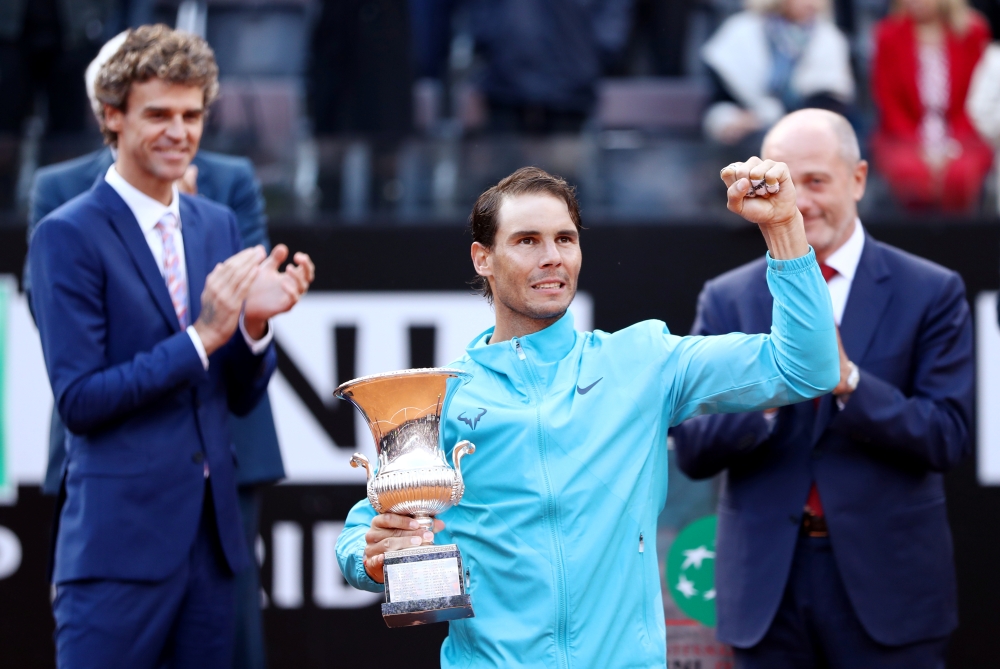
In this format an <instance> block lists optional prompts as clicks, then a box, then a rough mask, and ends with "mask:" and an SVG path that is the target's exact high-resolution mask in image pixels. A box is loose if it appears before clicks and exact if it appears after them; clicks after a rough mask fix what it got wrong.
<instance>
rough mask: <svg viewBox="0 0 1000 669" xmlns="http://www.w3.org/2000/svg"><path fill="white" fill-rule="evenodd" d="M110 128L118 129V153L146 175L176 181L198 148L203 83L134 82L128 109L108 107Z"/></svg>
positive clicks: (203, 104)
mask: <svg viewBox="0 0 1000 669" xmlns="http://www.w3.org/2000/svg"><path fill="white" fill-rule="evenodd" d="M105 113H106V123H107V126H108V128H110V129H111V130H113V131H115V132H117V133H118V155H119V159H120V160H124V161H125V162H126V163H128V165H129V167H130V168H132V169H138V170H139V171H141V172H143V173H144V175H145V176H146V177H147V178H150V179H155V180H157V181H160V182H170V183H173V182H174V181H176V180H177V179H180V178H181V177H182V176H184V170H186V169H187V166H188V165H189V164H190V163H191V160H192V159H193V158H194V155H195V153H197V152H198V143H199V142H200V141H201V132H202V129H203V126H204V120H205V95H204V92H203V91H202V89H201V87H200V86H185V85H182V84H174V83H170V82H166V81H163V80H162V79H157V78H153V79H150V80H149V81H144V82H141V83H134V84H132V88H131V90H130V91H129V95H128V101H127V103H126V106H125V111H124V112H122V111H121V110H119V109H114V108H113V107H106V108H105Z"/></svg>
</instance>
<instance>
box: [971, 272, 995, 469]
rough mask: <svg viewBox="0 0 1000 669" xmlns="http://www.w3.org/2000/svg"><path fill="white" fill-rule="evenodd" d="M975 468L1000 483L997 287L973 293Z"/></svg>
mask: <svg viewBox="0 0 1000 669" xmlns="http://www.w3.org/2000/svg"><path fill="white" fill-rule="evenodd" d="M976 471H977V474H978V478H979V484H980V485H990V486H993V485H1000V326H998V324H997V294H996V291H989V292H983V293H979V295H977V296H976Z"/></svg>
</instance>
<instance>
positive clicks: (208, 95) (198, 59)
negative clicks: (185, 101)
mask: <svg viewBox="0 0 1000 669" xmlns="http://www.w3.org/2000/svg"><path fill="white" fill-rule="evenodd" d="M154 77H156V78H158V79H163V80H164V81H168V82H170V83H174V84H182V85H185V86H200V87H201V90H202V92H203V93H204V95H205V107H206V108H208V106H209V105H210V104H212V102H213V101H214V100H215V98H216V97H217V96H218V94H219V66H218V65H216V63H215V53H214V52H213V51H212V47H210V46H208V42H206V41H205V40H204V39H202V38H201V37H198V36H197V35H192V34H191V33H186V32H181V31H177V30H173V29H172V28H170V27H168V26H165V25H163V24H162V23H161V24H157V25H154V26H140V27H138V28H136V29H135V30H130V31H129V32H128V36H127V37H126V38H125V41H124V42H123V43H122V45H121V46H120V47H118V50H117V51H115V53H114V55H113V56H111V57H110V58H109V59H108V60H107V62H105V63H104V64H103V65H102V66H101V69H100V71H99V72H98V73H97V79H96V81H94V95H95V96H96V98H97V101H98V102H99V103H100V110H95V111H99V113H98V121H100V124H101V133H103V135H104V142H105V144H108V145H110V146H118V133H116V132H114V131H112V130H109V129H108V127H107V122H106V114H105V109H106V107H105V105H107V106H110V107H114V108H115V109H120V110H121V111H123V112H124V111H126V104H127V103H128V95H129V91H130V90H131V89H132V84H133V83H141V82H144V81H149V80H150V79H152V78H154Z"/></svg>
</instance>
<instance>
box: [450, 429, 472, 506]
mask: <svg viewBox="0 0 1000 669" xmlns="http://www.w3.org/2000/svg"><path fill="white" fill-rule="evenodd" d="M475 452H476V445H475V444H473V443H472V442H471V441H468V440H467V439H463V440H462V441H460V442H458V443H457V444H455V450H454V451H452V452H451V461H452V462H453V463H454V465H455V483H454V484H453V485H452V486H451V505H452V506H457V505H458V503H459V502H460V501H462V495H464V494H465V481H464V480H463V479H462V465H461V464H460V463H461V462H462V458H463V457H465V456H466V455H468V454H469V453H475Z"/></svg>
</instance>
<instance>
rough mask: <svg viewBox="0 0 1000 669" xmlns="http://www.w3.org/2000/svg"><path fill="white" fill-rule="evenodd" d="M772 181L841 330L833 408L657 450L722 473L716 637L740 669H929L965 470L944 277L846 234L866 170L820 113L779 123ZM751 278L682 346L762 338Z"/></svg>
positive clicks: (719, 297)
mask: <svg viewBox="0 0 1000 669" xmlns="http://www.w3.org/2000/svg"><path fill="white" fill-rule="evenodd" d="M763 155H764V156H765V157H766V158H770V159H773V160H780V161H784V162H786V163H787V164H788V166H789V169H790V170H791V173H792V178H793V180H794V183H795V191H796V194H797V196H798V206H799V209H800V211H801V212H802V215H803V217H804V219H805V224H806V235H807V237H808V239H809V242H810V244H811V245H812V246H813V248H815V250H816V256H817V258H818V259H819V261H820V263H821V265H820V267H821V268H823V271H824V275H825V276H826V277H827V281H828V285H829V288H830V296H831V299H832V301H833V307H834V315H835V317H836V318H837V321H838V325H839V327H840V336H841V341H842V346H841V381H840V384H839V385H838V386H837V388H836V389H834V392H833V394H831V395H827V396H825V397H823V398H821V399H819V400H817V401H816V402H803V403H800V404H795V405H791V406H788V407H784V408H782V409H779V410H777V411H775V412H772V413H747V414H738V415H719V416H702V417H698V418H695V419H693V420H690V421H687V422H685V423H683V424H682V425H680V426H678V427H677V428H675V429H674V431H673V432H672V434H673V436H674V439H675V445H676V450H677V458H678V464H679V465H680V468H681V469H682V470H683V471H684V472H685V473H686V474H688V475H689V476H691V477H693V478H707V477H710V476H714V475H716V474H718V473H720V472H723V473H724V476H723V478H722V492H721V497H720V500H719V509H718V514H719V515H718V518H719V526H718V527H719V529H718V538H717V551H716V565H715V569H716V571H715V574H716V591H717V607H718V608H717V612H718V629H717V634H718V637H719V639H720V640H721V641H724V642H726V643H729V644H732V645H733V646H734V647H735V654H736V666H737V667H740V668H741V669H751V668H752V669H756V668H757V667H761V668H765V667H766V668H767V669H782V668H785V667H787V668H789V669H793V668H794V669H809V668H812V667H815V668H818V667H829V668H831V669H839V668H843V669H860V668H862V667H863V668H864V669H874V668H881V667H900V668H902V667H905V668H906V669H922V668H925V667H926V668H928V669H930V668H932V667H933V668H935V669H937V668H943V667H944V662H945V653H946V647H947V643H948V637H949V635H950V634H951V632H952V631H953V630H954V629H955V626H956V624H957V612H956V609H957V603H956V585H955V573H954V565H953V559H952V541H951V532H950V530H949V527H948V519H947V513H946V510H945V498H944V482H943V472H945V471H947V470H948V469H949V468H951V467H952V466H954V465H955V464H956V463H957V462H958V461H959V460H961V459H962V458H963V457H965V456H966V455H967V454H968V452H969V429H970V417H971V411H972V393H973V353H972V350H973V349H972V327H971V320H970V312H969V307H968V304H967V302H966V298H965V287H964V285H963V283H962V280H961V279H960V278H959V276H958V275H957V274H956V273H955V272H952V271H950V270H947V269H945V268H943V267H940V266H938V265H935V264H933V263H931V262H928V261H926V260H923V259H921V258H917V257H915V256H911V255H909V254H907V253H904V252H903V251H900V250H899V249H896V248H893V247H891V246H888V245H886V244H882V243H880V242H878V241H876V240H874V239H872V238H871V236H870V235H868V234H867V233H866V232H865V231H864V229H863V228H862V226H861V223H860V221H858V220H857V206H856V205H857V202H858V201H859V200H860V199H861V197H862V196H863V195H864V189H865V181H866V178H867V169H868V166H867V164H866V163H865V162H864V161H862V160H860V154H859V151H858V144H857V139H856V137H855V136H854V132H853V130H851V127H850V125H849V124H848V123H847V122H846V120H844V119H843V118H842V117H840V116H838V115H836V114H833V113H831V112H825V111H819V110H805V111H802V112H796V113H795V114H791V115H789V116H787V117H785V119H783V120H782V121H781V122H779V124H778V125H776V126H775V127H774V128H773V129H772V130H771V132H770V133H769V134H768V136H767V137H766V138H765V140H764V147H763ZM771 304H772V303H771V297H770V294H769V292H768V290H767V286H766V284H765V275H764V263H763V261H755V262H752V263H750V264H748V265H744V266H743V267H739V268H737V269H735V270H733V271H731V272H728V273H727V274H724V275H722V276H720V277H718V278H716V279H713V280H712V281H709V282H708V283H707V284H706V285H705V288H704V290H703V291H702V294H701V296H700V298H699V302H698V315H697V319H696V321H695V325H694V332H695V333H696V334H703V335H709V334H722V333H725V332H734V331H739V332H747V333H756V332H765V331H766V330H767V329H768V328H769V327H770V315H771Z"/></svg>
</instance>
